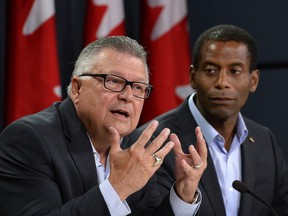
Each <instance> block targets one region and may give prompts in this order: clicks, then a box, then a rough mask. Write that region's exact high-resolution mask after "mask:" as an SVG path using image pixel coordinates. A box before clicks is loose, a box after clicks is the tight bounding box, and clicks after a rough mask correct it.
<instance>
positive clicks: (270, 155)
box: [140, 99, 288, 216]
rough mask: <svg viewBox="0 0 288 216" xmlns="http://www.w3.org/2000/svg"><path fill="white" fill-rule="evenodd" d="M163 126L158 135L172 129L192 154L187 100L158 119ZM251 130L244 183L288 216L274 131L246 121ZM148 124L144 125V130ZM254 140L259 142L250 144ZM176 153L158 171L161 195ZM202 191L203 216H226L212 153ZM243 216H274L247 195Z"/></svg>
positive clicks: (287, 188) (287, 187)
mask: <svg viewBox="0 0 288 216" xmlns="http://www.w3.org/2000/svg"><path fill="white" fill-rule="evenodd" d="M156 119H157V120H158V121H159V123H160V125H159V127H158V129H157V132H156V133H155V136H156V135H157V134H159V132H160V131H161V130H162V129H163V128H165V127H168V128H170V129H171V132H174V133H176V134H177V135H178V137H179V139H180V141H181V144H182V149H183V151H184V152H186V153H188V147H189V145H191V144H195V143H196V137H195V133H194V131H195V127H196V126H197V124H196V122H195V120H194V118H193V116H192V115H191V112H190V110H189V107H188V102H187V99H186V100H185V101H184V102H183V103H182V104H181V105H180V106H178V107H177V108H176V109H174V110H172V111H170V112H168V113H165V114H163V115H161V116H159V117H157V118H156ZM244 120H245V124H246V126H247V128H248V130H249V134H248V138H247V139H246V140H245V141H244V143H243V144H242V145H241V154H242V178H243V179H242V181H243V182H245V183H246V184H247V185H248V187H249V188H250V189H251V191H253V192H255V193H256V194H257V195H258V196H259V197H261V198H262V199H263V200H264V201H265V202H267V203H269V204H271V205H272V206H273V207H274V209H276V210H277V212H278V214H279V216H280V215H283V216H284V215H285V216H287V215H288V169H287V164H286V161H285V159H284V158H283V156H282V154H281V152H280V150H279V148H278V146H277V145H276V142H275V139H274V137H273V135H272V133H271V131H270V130H269V129H268V128H266V127H263V126H261V125H259V124H257V123H255V122H252V121H251V120H248V119H244ZM145 127H146V125H144V126H142V127H141V128H140V130H143V129H144V128H145ZM249 137H252V138H253V139H254V141H255V142H251V141H249ZM174 164H175V163H174V152H173V151H171V152H170V153H169V155H167V156H166V157H165V159H164V163H163V164H162V166H161V168H160V169H159V170H158V182H159V184H160V187H161V189H160V190H161V193H162V194H164V195H166V194H167V193H168V191H169V190H170V187H171V184H172V183H173V182H174V181H175V176H174ZM199 188H200V190H201V192H202V195H203V200H202V204H201V207H200V212H199V213H200V214H199V215H201V216H202V215H203V216H224V215H225V208H224V203H223V199H222V194H221V190H220V187H219V183H218V179H217V175H216V171H215V168H214V164H213V161H212V158H211V156H210V154H209V152H208V166H207V169H206V170H205V171H204V173H203V176H202V178H201V181H200V184H199ZM239 215H240V216H249V215H251V216H257V215H259V216H264V215H270V214H269V212H268V211H267V209H265V207H263V205H262V204H261V203H259V202H258V201H257V200H255V199H254V198H251V197H250V196H249V195H247V194H245V195H242V196H241V201H240V210H239Z"/></svg>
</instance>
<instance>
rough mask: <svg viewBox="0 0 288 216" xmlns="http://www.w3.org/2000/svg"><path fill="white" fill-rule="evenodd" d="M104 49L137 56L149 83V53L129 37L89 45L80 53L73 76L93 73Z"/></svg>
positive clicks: (106, 38)
mask: <svg viewBox="0 0 288 216" xmlns="http://www.w3.org/2000/svg"><path fill="white" fill-rule="evenodd" d="M103 49H113V50H115V51H117V52H121V53H128V54H130V55H132V56H135V57H137V58H139V59H141V61H142V62H143V63H144V66H145V69H146V75H147V81H148V82H149V69H148V64H147V52H146V51H145V50H144V48H143V47H142V46H141V45H140V44H139V43H138V42H137V41H136V40H134V39H131V38H129V37H127V36H110V37H105V38H100V39H98V40H96V41H93V42H91V43H90V44H88V45H87V46H86V47H85V48H84V49H83V50H82V51H81V53H80V55H79V57H78V59H77V61H76V63H75V67H74V70H73V73H72V76H80V75H81V74H83V73H85V72H87V71H91V70H92V69H93V68H94V67H95V63H94V62H95V56H96V55H97V54H98V53H100V51H102V50H103ZM70 91H71V81H70V84H69V86H68V87H67V93H68V95H69V94H70Z"/></svg>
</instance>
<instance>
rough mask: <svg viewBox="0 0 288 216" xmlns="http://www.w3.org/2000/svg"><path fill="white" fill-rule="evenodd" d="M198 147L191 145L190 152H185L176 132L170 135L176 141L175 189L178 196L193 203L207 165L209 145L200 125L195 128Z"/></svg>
mask: <svg viewBox="0 0 288 216" xmlns="http://www.w3.org/2000/svg"><path fill="white" fill-rule="evenodd" d="M195 134H196V138H197V141H196V149H195V147H194V146H193V145H190V146H189V154H184V152H183V151H182V149H181V143H180V141H179V139H178V137H177V135H176V134H171V135H170V140H171V141H172V142H174V153H175V160H176V165H175V175H176V184H175V190H176V193H177V194H178V196H179V197H180V198H181V199H182V200H184V201H186V202H188V203H192V201H193V199H194V195H195V192H196V190H197V187H198V184H199V181H200V178H201V176H202V174H203V172H204V170H205V169H206V167H207V147H206V143H205V140H204V138H203V135H202V132H201V130H200V127H197V128H196V129H195Z"/></svg>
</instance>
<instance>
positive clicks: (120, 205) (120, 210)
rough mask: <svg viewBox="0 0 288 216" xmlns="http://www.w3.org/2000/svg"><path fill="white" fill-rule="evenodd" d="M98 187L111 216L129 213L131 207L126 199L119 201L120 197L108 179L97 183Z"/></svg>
mask: <svg viewBox="0 0 288 216" xmlns="http://www.w3.org/2000/svg"><path fill="white" fill-rule="evenodd" d="M99 188H100V191H101V193H102V195H103V197H104V200H105V202H106V204H107V206H108V209H109V211H110V214H111V216H121V215H128V214H130V213H131V209H130V207H129V205H128V203H127V202H126V201H121V199H120V197H119V196H118V194H117V193H116V191H115V190H114V188H113V186H112V185H111V184H110V182H109V180H108V179H106V180H104V181H103V182H102V183H101V184H99Z"/></svg>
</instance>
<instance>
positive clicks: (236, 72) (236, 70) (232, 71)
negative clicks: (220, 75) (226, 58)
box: [230, 68, 242, 75]
mask: <svg viewBox="0 0 288 216" xmlns="http://www.w3.org/2000/svg"><path fill="white" fill-rule="evenodd" d="M230 72H231V73H232V74H235V75H237V74H240V73H241V72H242V71H241V70H240V69H235V68H234V69H231V70H230Z"/></svg>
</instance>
